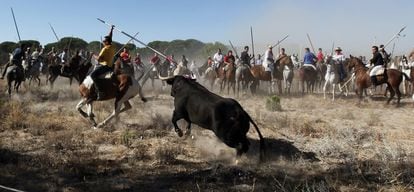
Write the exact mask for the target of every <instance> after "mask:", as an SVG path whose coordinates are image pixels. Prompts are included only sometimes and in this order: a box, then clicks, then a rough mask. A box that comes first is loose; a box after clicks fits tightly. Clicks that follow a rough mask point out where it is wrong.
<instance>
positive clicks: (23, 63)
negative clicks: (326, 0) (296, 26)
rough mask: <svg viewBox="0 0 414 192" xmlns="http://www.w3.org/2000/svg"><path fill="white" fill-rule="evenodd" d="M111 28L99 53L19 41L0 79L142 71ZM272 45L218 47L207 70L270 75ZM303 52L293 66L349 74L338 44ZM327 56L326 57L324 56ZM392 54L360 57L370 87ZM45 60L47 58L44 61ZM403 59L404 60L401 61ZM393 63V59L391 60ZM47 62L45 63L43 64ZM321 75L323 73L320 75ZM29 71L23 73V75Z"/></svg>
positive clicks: (170, 60)
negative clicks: (330, 67)
mask: <svg viewBox="0 0 414 192" xmlns="http://www.w3.org/2000/svg"><path fill="white" fill-rule="evenodd" d="M112 31H113V28H111V30H110V32H109V35H107V36H105V38H104V40H103V42H102V43H103V45H104V46H103V48H102V50H101V51H100V53H99V55H94V54H93V53H92V52H89V51H85V50H77V51H76V53H75V54H72V55H71V56H70V53H69V49H68V48H65V49H63V50H62V51H60V52H58V51H57V50H56V49H55V48H54V47H52V49H51V51H49V52H48V53H45V52H44V51H43V50H44V49H43V48H41V47H38V48H35V49H34V50H33V51H32V50H31V48H30V47H26V45H24V44H21V45H20V46H19V47H18V48H16V49H15V50H14V51H13V52H12V53H11V54H10V56H11V57H10V62H9V63H7V65H6V66H5V67H4V69H3V73H2V76H1V79H3V78H4V76H5V74H6V72H7V69H8V67H9V66H17V69H20V70H22V71H24V72H26V71H30V69H31V68H36V70H38V71H39V72H42V71H44V69H46V68H47V67H50V65H60V66H61V74H65V73H66V74H67V75H70V73H75V72H76V68H78V67H79V66H78V65H79V64H81V63H86V62H87V61H91V60H93V58H94V59H96V61H97V63H96V65H95V69H92V70H91V71H90V76H91V78H92V79H93V80H94V82H98V81H95V80H96V79H97V78H98V76H100V75H102V74H103V73H105V72H108V71H112V70H113V65H114V62H115V61H116V60H118V59H119V61H121V67H127V66H129V67H131V68H132V69H135V70H144V68H145V66H144V63H143V62H142V59H141V55H140V53H137V54H136V55H135V56H134V57H132V56H131V55H130V53H129V50H128V49H127V48H126V47H123V48H121V49H122V51H121V50H120V51H118V52H116V50H115V47H114V46H113V45H112ZM273 48H274V47H272V46H268V47H267V50H266V52H265V53H264V55H260V54H258V55H257V56H255V55H252V54H250V53H249V47H248V46H245V47H244V50H243V51H242V52H241V55H240V57H239V56H238V55H237V53H236V55H234V53H233V51H232V50H229V51H228V52H227V53H226V54H223V53H222V50H221V49H218V50H217V52H216V53H215V54H214V55H212V56H209V57H208V58H207V62H206V63H205V65H207V67H208V68H207V69H210V70H213V71H215V72H216V73H218V69H219V68H220V67H223V70H227V66H228V65H236V64H237V65H240V64H242V65H245V66H247V67H249V68H250V67H252V66H257V65H261V66H263V68H264V70H265V71H266V72H269V73H270V74H273V73H272V71H273V70H274V66H275V65H274V64H275V63H277V62H278V60H280V59H282V58H284V57H289V56H288V55H287V53H286V51H285V49H284V48H279V53H278V55H277V56H274V53H273ZM304 51H305V53H304V56H303V59H302V61H299V60H298V59H297V56H295V55H292V60H296V63H297V64H295V65H294V67H307V68H309V69H311V70H312V69H313V70H315V71H317V70H318V69H317V64H318V63H324V64H325V63H327V61H329V62H330V63H329V64H334V65H337V66H338V67H336V68H335V69H336V70H338V71H337V72H338V74H339V81H340V82H343V81H344V80H345V79H346V78H347V76H350V75H351V74H347V70H346V69H345V67H344V62H345V60H346V57H345V55H344V54H343V53H342V49H341V48H340V47H337V48H335V50H334V53H333V54H326V53H325V54H324V53H323V51H322V49H321V48H319V49H318V52H317V53H316V55H315V54H314V53H312V52H311V51H310V49H309V48H305V50H304ZM50 58H56V62H51V59H50ZM327 58H329V59H327ZM390 58H391V55H390V54H388V53H387V52H386V51H385V47H384V45H380V46H379V47H378V46H372V58H371V59H370V60H369V61H368V62H367V61H366V59H365V57H362V56H361V57H360V59H361V60H362V61H363V62H364V63H365V64H366V65H367V67H369V68H371V69H370V72H369V75H370V77H371V82H372V84H373V87H375V86H376V85H377V83H376V82H377V79H376V75H377V74H378V71H380V70H381V69H384V67H386V66H387V64H389V63H391V59H390ZM401 58H402V60H401V63H403V64H402V65H403V67H406V68H407V67H408V68H411V67H412V66H410V65H411V63H409V62H408V61H413V60H414V51H412V52H411V53H410V54H409V55H408V56H402V57H401ZM46 60H48V61H46ZM402 61H405V62H402ZM393 62H395V61H393ZM45 63H46V64H45ZM149 63H150V64H151V65H152V66H155V67H153V69H154V70H157V67H159V65H160V63H161V57H160V55H159V54H157V53H154V55H153V56H152V57H151V58H150V59H149ZM163 63H167V64H169V69H170V70H174V69H175V68H177V66H178V65H180V66H182V67H184V68H188V69H190V71H191V72H193V73H198V70H194V69H195V68H197V67H196V66H195V63H194V61H193V62H192V64H191V66H188V63H189V61H188V59H187V58H186V56H185V55H182V57H181V59H180V61H179V62H176V60H175V58H174V55H170V56H167V57H165V61H164V62H163ZM322 75H323V74H322ZM27 76H28V74H26V77H27ZM100 86H102V85H99V84H98V83H95V89H96V91H97V94H98V100H99V97H102V94H103V93H102V92H100V89H101V88H100Z"/></svg>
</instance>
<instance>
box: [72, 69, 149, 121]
mask: <svg viewBox="0 0 414 192" xmlns="http://www.w3.org/2000/svg"><path fill="white" fill-rule="evenodd" d="M115 64H116V65H119V62H116V63H115ZM120 68H121V67H119V66H115V71H114V72H113V73H112V75H111V77H110V78H105V76H106V75H107V74H104V75H102V76H101V77H100V79H98V80H99V81H102V84H103V85H104V86H102V88H103V90H102V91H104V92H105V96H106V97H104V98H103V99H102V100H100V101H104V100H110V99H115V105H114V110H113V112H112V113H111V114H110V115H109V116H108V117H107V118H105V120H103V121H102V122H101V123H99V124H98V123H96V120H95V115H94V113H93V110H92V109H93V106H92V104H93V102H94V101H97V100H96V99H97V94H96V92H95V87H94V86H93V83H94V82H93V80H92V78H91V77H90V76H87V77H86V78H85V79H84V80H83V81H82V83H81V84H80V85H79V93H80V95H81V97H82V99H81V100H80V101H79V103H78V104H77V105H76V109H77V110H78V111H79V113H80V114H81V115H82V116H83V117H84V118H87V119H88V120H89V121H90V122H91V123H92V126H93V127H94V128H100V127H102V126H104V125H106V124H107V123H109V122H110V120H112V119H113V118H114V117H115V119H116V121H119V114H120V113H122V112H124V111H127V110H129V109H131V108H132V106H131V103H130V102H129V100H130V99H132V98H133V97H135V96H136V95H137V94H138V95H139V96H140V97H141V100H142V101H143V102H147V99H146V98H145V97H144V95H143V93H142V87H141V85H140V84H139V82H138V81H137V80H136V79H135V78H133V77H132V76H130V75H127V74H123V73H120V70H119V69H120ZM122 104H123V105H124V107H123V108H121V107H122ZM85 105H86V106H87V112H84V111H83V110H82V107H83V106H85Z"/></svg>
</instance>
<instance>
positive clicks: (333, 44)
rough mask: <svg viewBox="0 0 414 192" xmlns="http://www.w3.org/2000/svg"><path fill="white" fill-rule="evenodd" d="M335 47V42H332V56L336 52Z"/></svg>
mask: <svg viewBox="0 0 414 192" xmlns="http://www.w3.org/2000/svg"><path fill="white" fill-rule="evenodd" d="M334 46H335V41H334V42H332V49H331V56H332V55H333V52H334Z"/></svg>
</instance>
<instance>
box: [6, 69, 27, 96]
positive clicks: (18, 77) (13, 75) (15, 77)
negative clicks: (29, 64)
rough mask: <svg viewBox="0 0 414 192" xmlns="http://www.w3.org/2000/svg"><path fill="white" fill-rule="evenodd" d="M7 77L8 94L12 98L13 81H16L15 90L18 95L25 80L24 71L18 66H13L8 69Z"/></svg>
mask: <svg viewBox="0 0 414 192" xmlns="http://www.w3.org/2000/svg"><path fill="white" fill-rule="evenodd" d="M6 77H7V92H8V94H9V97H10V96H11V91H12V83H13V81H14V85H13V89H14V90H15V91H16V93H18V92H19V87H20V84H21V83H22V81H24V80H25V78H24V72H23V69H21V68H19V67H17V66H16V65H11V66H9V67H8V68H7V71H6Z"/></svg>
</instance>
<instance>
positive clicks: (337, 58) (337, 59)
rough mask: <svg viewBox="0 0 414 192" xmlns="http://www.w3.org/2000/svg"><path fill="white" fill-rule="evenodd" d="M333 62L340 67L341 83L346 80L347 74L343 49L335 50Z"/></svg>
mask: <svg viewBox="0 0 414 192" xmlns="http://www.w3.org/2000/svg"><path fill="white" fill-rule="evenodd" d="M332 60H333V61H334V63H335V64H336V65H339V67H338V70H339V71H338V73H339V81H340V82H342V81H343V80H344V79H345V78H346V73H345V69H344V61H345V55H343V54H342V49H341V48H340V47H337V48H336V49H335V54H334V55H333V56H332Z"/></svg>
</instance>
